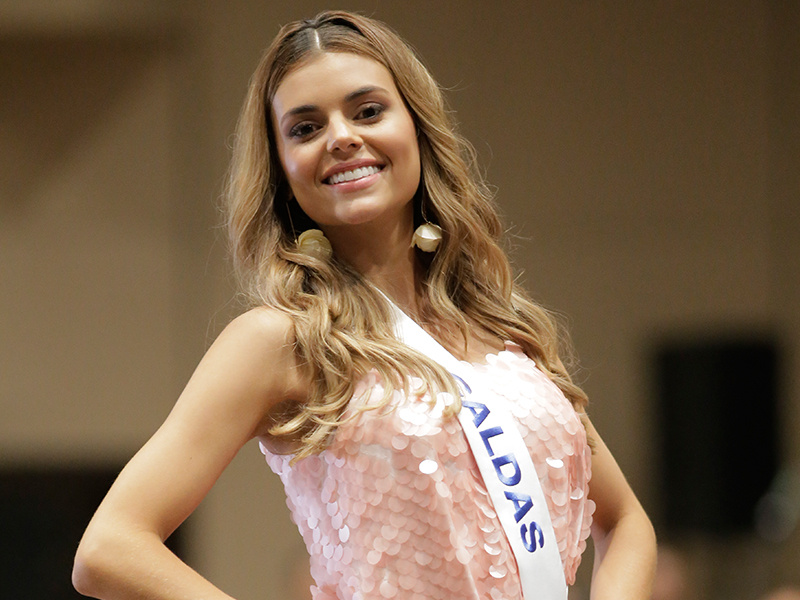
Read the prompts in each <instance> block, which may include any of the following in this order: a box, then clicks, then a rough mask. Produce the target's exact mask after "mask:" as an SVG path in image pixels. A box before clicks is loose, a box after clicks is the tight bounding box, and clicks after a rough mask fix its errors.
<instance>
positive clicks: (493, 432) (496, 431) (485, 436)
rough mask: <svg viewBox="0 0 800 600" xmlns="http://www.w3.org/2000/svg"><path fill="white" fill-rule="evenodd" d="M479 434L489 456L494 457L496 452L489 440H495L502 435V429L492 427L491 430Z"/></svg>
mask: <svg viewBox="0 0 800 600" xmlns="http://www.w3.org/2000/svg"><path fill="white" fill-rule="evenodd" d="M478 433H479V434H480V436H481V439H482V440H483V445H484V446H486V451H487V452H488V453H489V456H494V450H492V445H491V444H490V443H489V438H493V437H494V436H496V435H500V434H502V433H503V430H502V429H501V428H500V427H490V428H489V429H484V430H483V431H479V432H478Z"/></svg>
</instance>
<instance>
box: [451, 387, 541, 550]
mask: <svg viewBox="0 0 800 600" xmlns="http://www.w3.org/2000/svg"><path fill="white" fill-rule="evenodd" d="M451 375H453V377H454V378H455V380H456V382H457V383H458V384H459V387H460V388H461V396H462V398H461V406H462V407H463V408H466V409H467V410H469V411H470V413H472V422H473V424H474V425H475V429H478V430H479V431H478V434H479V435H480V436H481V439H482V440H483V445H484V446H485V447H486V451H487V452H488V453H489V456H490V457H494V458H492V464H493V465H494V471H495V474H496V475H497V479H498V480H500V482H501V483H502V484H503V485H506V486H508V487H512V486H515V485H517V484H519V482H520V480H521V479H522V471H521V470H520V468H519V464H517V459H516V458H515V457H514V455H513V454H504V455H503V456H494V454H495V452H494V449H493V448H492V445H491V443H490V442H489V440H490V439H491V438H493V437H496V436H499V435H503V429H502V428H501V427H498V426H495V427H489V428H487V429H484V430H483V431H480V429H479V428H480V426H481V425H482V424H483V422H484V421H485V420H486V417H488V416H489V413H490V411H489V407H487V406H486V405H485V404H483V403H481V402H472V401H469V400H465V399H464V397H465V396H466V395H467V394H472V389H471V388H470V387H469V385H468V384H467V382H466V381H464V380H463V379H462V378H461V377H459V376H458V375H455V374H453V373H451ZM509 465H510V467H509ZM504 467H506V469H505V472H504V471H503V469H504ZM509 470H510V472H509ZM505 496H506V498H507V499H508V500H509V501H510V502H512V503H513V504H514V520H515V521H516V522H517V523H519V522H520V521H521V520H522V519H523V518H524V517H525V515H527V514H528V512H529V511H530V510H531V509H532V508H533V500H532V499H531V497H530V496H529V495H528V494H525V493H523V492H519V493H515V492H510V491H508V490H506V491H505ZM519 533H520V537H521V538H522V545H523V546H524V547H525V549H526V550H527V551H528V552H535V551H536V550H537V548H542V547H544V532H543V531H542V528H541V527H540V526H539V524H538V523H537V522H536V521H531V523H530V524H525V523H523V524H522V525H520V527H519Z"/></svg>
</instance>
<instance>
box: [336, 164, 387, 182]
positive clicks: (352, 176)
mask: <svg viewBox="0 0 800 600" xmlns="http://www.w3.org/2000/svg"><path fill="white" fill-rule="evenodd" d="M382 170H383V165H378V164H374V163H373V164H354V165H341V166H340V167H338V168H336V169H335V172H334V173H331V174H330V175H328V176H327V177H325V178H324V179H323V180H322V183H324V184H326V185H336V184H339V183H345V182H350V181H358V180H359V179H363V178H364V177H369V176H370V175H375V174H376V173H380V172H381V171H382Z"/></svg>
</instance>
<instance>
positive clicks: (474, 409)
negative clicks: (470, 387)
mask: <svg viewBox="0 0 800 600" xmlns="http://www.w3.org/2000/svg"><path fill="white" fill-rule="evenodd" d="M461 406H463V407H464V408H467V409H469V411H470V412H471V413H472V422H473V423H475V427H476V428H478V427H480V426H481V423H483V422H484V421H485V420H486V417H488V416H489V409H488V408H487V407H486V405H485V404H481V403H480V402H469V401H468V400H462V401H461Z"/></svg>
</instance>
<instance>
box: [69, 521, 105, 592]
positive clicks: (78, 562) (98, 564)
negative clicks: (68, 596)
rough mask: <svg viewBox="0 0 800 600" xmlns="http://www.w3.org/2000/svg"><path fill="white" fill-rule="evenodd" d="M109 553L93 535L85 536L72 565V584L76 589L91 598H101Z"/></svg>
mask: <svg viewBox="0 0 800 600" xmlns="http://www.w3.org/2000/svg"><path fill="white" fill-rule="evenodd" d="M104 556H105V557H106V558H107V557H108V553H105V552H104V550H103V549H102V547H100V544H98V543H97V542H96V541H95V540H93V539H92V538H91V537H88V536H85V537H84V539H82V540H81V543H80V545H79V546H78V551H77V552H76V553H75V561H74V563H73V565H72V586H73V587H74V588H75V590H76V591H77V592H78V593H79V594H81V595H83V596H89V597H91V598H100V590H101V588H102V582H103V581H104V580H105V579H106V576H105V575H104V573H107V570H108V569H107V561H106V560H104Z"/></svg>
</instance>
